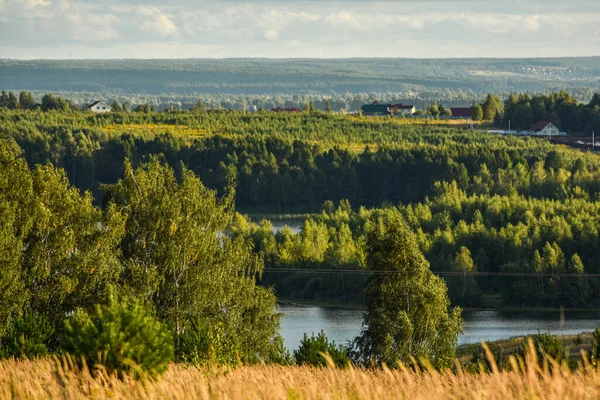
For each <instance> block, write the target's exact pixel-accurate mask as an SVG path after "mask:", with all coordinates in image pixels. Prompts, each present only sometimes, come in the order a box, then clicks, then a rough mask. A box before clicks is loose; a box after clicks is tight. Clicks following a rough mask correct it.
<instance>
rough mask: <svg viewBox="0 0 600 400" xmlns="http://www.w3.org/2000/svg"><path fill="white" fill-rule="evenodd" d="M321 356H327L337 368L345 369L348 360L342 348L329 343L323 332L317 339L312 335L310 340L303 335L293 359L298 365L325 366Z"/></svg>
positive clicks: (325, 362) (325, 363)
mask: <svg viewBox="0 0 600 400" xmlns="http://www.w3.org/2000/svg"><path fill="white" fill-rule="evenodd" d="M323 354H329V356H330V357H331V359H332V360H333V362H334V363H335V365H336V366H338V367H340V368H341V367H345V366H346V365H347V364H348V362H349V361H350V358H349V357H348V354H347V352H346V349H344V348H343V347H342V346H339V347H338V346H336V345H335V342H331V343H330V342H329V340H328V339H327V337H326V336H325V334H324V333H323V331H321V332H320V333H319V334H318V335H317V337H315V335H314V334H313V335H312V336H311V337H310V338H309V337H308V336H307V335H306V333H305V334H304V339H302V341H301V342H300V347H299V348H298V350H294V359H295V360H296V363H297V364H298V365H314V366H325V365H327V361H326V360H325V358H324V357H323Z"/></svg>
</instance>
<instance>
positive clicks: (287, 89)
mask: <svg viewBox="0 0 600 400" xmlns="http://www.w3.org/2000/svg"><path fill="white" fill-rule="evenodd" d="M598 65H600V63H599V62H598V58H597V57H589V58H545V59H332V60H317V59H305V60H302V59H293V60H289V59H280V60H269V59H227V60H210V59H198V60H63V61H54V60H31V61H25V60H22V61H21V60H19V61H17V60H0V87H2V88H4V89H7V90H11V91H21V90H26V91H34V92H35V93H34V94H36V96H38V100H39V99H40V98H41V96H42V95H43V94H44V93H46V92H49V91H52V92H55V93H61V95H63V96H65V97H68V98H69V99H72V100H73V101H74V102H75V103H77V104H80V105H81V104H84V103H88V102H91V101H93V100H99V99H104V100H107V101H111V102H112V101H113V100H118V101H119V102H121V103H123V102H128V103H130V104H143V103H146V102H148V103H150V104H151V105H153V106H155V107H160V108H161V109H162V108H168V107H170V106H174V107H179V108H189V107H190V106H191V105H192V104H194V103H195V102H196V101H197V99H198V98H202V99H203V101H204V102H205V103H207V104H208V105H209V106H210V107H213V108H216V107H222V108H225V109H229V108H231V109H242V110H243V109H247V108H248V107H249V106H252V105H255V106H257V107H258V108H260V107H265V108H272V107H277V106H286V107H296V106H298V105H301V104H303V103H306V102H308V101H314V102H315V103H316V104H317V108H319V109H322V110H324V109H325V104H324V100H325V98H329V99H330V100H332V106H333V109H334V110H336V111H337V110H351V111H356V110H358V109H359V108H360V106H361V105H362V104H364V103H366V102H370V101H373V100H376V99H380V100H382V101H395V102H411V103H415V104H416V105H417V107H419V108H425V107H426V106H427V105H428V103H430V102H431V101H432V100H438V101H443V102H445V103H447V105H449V106H460V105H469V104H470V103H471V101H472V100H473V99H479V100H481V99H482V98H483V96H484V95H485V94H486V93H498V94H503V95H508V94H509V93H513V92H524V91H525V92H532V93H543V92H548V91H552V90H554V91H556V90H560V89H565V90H568V91H569V92H570V93H571V94H573V95H574V96H575V97H576V98H577V99H578V100H581V101H589V99H590V98H591V96H592V95H593V93H594V91H597V90H598V89H599V88H600V87H599V86H598V76H600V70H599V67H598Z"/></svg>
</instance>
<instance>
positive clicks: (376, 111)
mask: <svg viewBox="0 0 600 400" xmlns="http://www.w3.org/2000/svg"><path fill="white" fill-rule="evenodd" d="M390 107H391V106H390V104H381V103H380V102H379V101H375V102H373V104H365V105H364V106H362V107H361V108H360V109H361V110H362V113H363V115H390V114H391V113H392V112H391V110H390Z"/></svg>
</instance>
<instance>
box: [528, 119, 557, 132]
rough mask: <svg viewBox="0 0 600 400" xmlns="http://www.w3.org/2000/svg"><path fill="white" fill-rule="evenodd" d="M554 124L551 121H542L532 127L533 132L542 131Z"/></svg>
mask: <svg viewBox="0 0 600 400" xmlns="http://www.w3.org/2000/svg"><path fill="white" fill-rule="evenodd" d="M550 124H552V122H550V121H540V122H538V123H537V124H535V125H534V126H532V127H531V132H540V131H543V130H544V128H545V127H547V126H548V125H550Z"/></svg>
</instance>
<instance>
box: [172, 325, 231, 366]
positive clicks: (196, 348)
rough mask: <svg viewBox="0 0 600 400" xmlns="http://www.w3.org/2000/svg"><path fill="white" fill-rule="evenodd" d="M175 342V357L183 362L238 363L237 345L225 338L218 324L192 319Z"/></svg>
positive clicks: (197, 363)
mask: <svg viewBox="0 0 600 400" xmlns="http://www.w3.org/2000/svg"><path fill="white" fill-rule="evenodd" d="M177 342H178V343H177V358H178V359H179V360H181V361H183V362H187V363H191V364H194V365H202V364H206V363H208V364H217V365H232V366H235V365H237V364H239V363H240V359H241V356H240V353H241V352H240V349H239V346H238V345H237V343H235V342H232V341H230V340H228V339H227V334H226V332H225V330H224V329H223V327H222V326H221V325H220V324H209V323H206V322H204V321H201V320H199V319H197V320H193V321H192V322H191V323H189V324H188V326H187V328H186V330H185V331H184V332H183V333H182V334H181V335H180V336H179V340H178V341H177Z"/></svg>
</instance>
